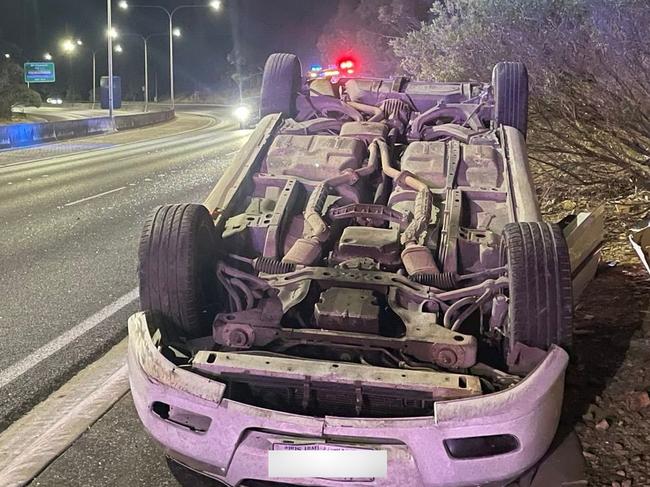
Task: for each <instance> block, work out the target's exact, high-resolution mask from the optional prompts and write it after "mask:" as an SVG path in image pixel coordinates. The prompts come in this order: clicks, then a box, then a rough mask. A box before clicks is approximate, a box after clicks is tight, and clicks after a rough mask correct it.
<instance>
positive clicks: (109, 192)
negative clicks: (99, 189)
mask: <svg viewBox="0 0 650 487" xmlns="http://www.w3.org/2000/svg"><path fill="white" fill-rule="evenodd" d="M123 189H126V186H122V187H121V188H115V189H111V190H110V191H104V192H103V193H99V194H96V195H94V196H88V197H87V198H81V199H80V200H77V201H72V202H70V203H66V204H65V205H63V206H73V205H78V204H79V203H83V202H84V201H90V200H94V199H95V198H99V197H101V196H106V195H107V194H111V193H117V192H118V191H122V190H123Z"/></svg>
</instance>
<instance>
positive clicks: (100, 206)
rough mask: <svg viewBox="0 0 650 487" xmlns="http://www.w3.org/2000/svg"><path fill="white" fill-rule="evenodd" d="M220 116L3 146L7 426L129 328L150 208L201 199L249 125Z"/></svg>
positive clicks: (0, 365)
mask: <svg viewBox="0 0 650 487" xmlns="http://www.w3.org/2000/svg"><path fill="white" fill-rule="evenodd" d="M220 118H221V117H220V115H219V114H216V115H215V114H209V113H208V114H206V113H203V114H189V113H188V114H179V117H178V120H176V121H173V122H170V123H167V124H164V125H160V126H156V127H148V128H145V129H141V130H136V131H129V132H123V133H119V134H112V135H107V136H98V137H91V138H87V139H77V140H74V141H68V142H63V143H57V144H50V145H44V146H39V147H32V148H29V149H23V150H12V151H2V152H0V231H1V235H2V237H1V238H0V255H2V261H1V263H0V275H1V276H2V279H0V296H2V300H1V301H0V303H1V304H0V333H1V334H2V340H0V430H1V429H4V428H6V427H7V426H8V425H9V424H10V423H11V422H13V421H14V420H15V419H16V418H18V417H19V416H21V415H22V414H24V413H25V412H27V411H29V410H30V409H31V408H32V407H33V406H34V405H35V404H36V403H38V402H39V401H41V400H42V399H44V398H45V397H47V396H48V395H49V394H51V393H52V391H54V390H56V389H57V388H58V387H59V386H60V385H61V384H63V383H64V382H66V381H67V380H68V379H69V378H70V377H71V376H72V375H74V374H75V373H76V372H77V371H78V370H80V369H82V368H83V367H85V366H86V365H87V364H89V363H90V362H92V361H94V360H95V359H97V358H98V357H99V356H101V355H102V354H103V353H104V352H105V351H106V350H108V349H109V348H111V347H112V346H113V345H114V344H115V343H117V342H118V341H119V340H121V339H122V338H124V336H125V335H126V322H127V317H128V316H129V314H131V313H132V312H133V311H135V310H136V307H137V292H136V290H135V288H136V286H137V280H136V246H137V242H138V236H139V234H140V229H141V226H142V223H143V221H144V219H145V217H146V216H147V215H148V214H149V212H150V211H151V210H152V209H153V208H154V207H155V206H156V205H160V204H164V203H176V202H192V201H193V202H201V200H202V199H203V197H204V196H205V195H206V194H207V192H208V191H209V189H210V188H211V187H212V185H213V184H214V182H215V181H216V180H217V179H218V177H219V175H220V174H221V172H222V171H223V170H224V168H225V167H226V166H227V164H228V163H229V161H230V159H231V157H232V155H233V154H234V153H235V152H236V151H237V150H238V148H239V147H240V146H241V145H242V144H243V142H245V140H246V138H247V137H248V132H247V131H239V130H234V128H233V127H234V124H232V123H226V122H224V121H222V120H220ZM86 485H89V484H86Z"/></svg>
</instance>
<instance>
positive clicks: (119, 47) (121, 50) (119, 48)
mask: <svg viewBox="0 0 650 487" xmlns="http://www.w3.org/2000/svg"><path fill="white" fill-rule="evenodd" d="M113 50H114V51H115V52H117V53H120V54H121V53H123V52H124V49H122V46H121V45H120V44H118V45H116V46H115V48H114V49H113Z"/></svg>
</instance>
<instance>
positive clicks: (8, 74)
mask: <svg viewBox="0 0 650 487" xmlns="http://www.w3.org/2000/svg"><path fill="white" fill-rule="evenodd" d="M18 103H20V104H23V105H29V106H36V107H39V106H41V95H39V94H38V93H36V92H35V91H33V90H30V89H29V88H27V86H26V85H25V84H24V82H23V70H22V68H21V67H20V66H18V65H17V64H15V63H14V62H12V61H8V60H1V61H0V118H4V119H9V118H11V107H12V106H14V105H16V104H18Z"/></svg>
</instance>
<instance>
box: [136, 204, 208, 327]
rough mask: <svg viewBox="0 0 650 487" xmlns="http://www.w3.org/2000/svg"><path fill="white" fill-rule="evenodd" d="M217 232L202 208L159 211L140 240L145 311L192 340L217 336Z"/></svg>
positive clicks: (185, 207) (147, 223) (142, 294)
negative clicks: (214, 329) (213, 330)
mask: <svg viewBox="0 0 650 487" xmlns="http://www.w3.org/2000/svg"><path fill="white" fill-rule="evenodd" d="M216 240H217V239H216V232H215V229H214V224H213V222H212V218H211V217H210V214H209V213H208V210H207V208H205V207H204V206H202V205H166V206H160V207H158V208H157V209H156V210H155V211H154V212H153V214H152V215H151V216H150V217H149V218H148V219H147V221H146V222H145V225H144V229H143V231H142V237H141V239H140V248H139V252H138V257H139V265H138V277H139V279H140V307H141V308H142V310H144V311H147V312H148V313H149V314H150V315H151V317H152V319H153V320H154V321H155V322H158V324H159V325H160V326H162V327H164V328H167V327H171V328H172V329H173V331H174V332H175V334H176V335H178V336H183V337H186V338H196V337H201V336H206V335H209V334H210V333H211V327H212V321H213V320H214V317H215V315H216V312H217V306H216V304H217V302H218V286H217V278H216V273H215V264H216V250H215V249H216Z"/></svg>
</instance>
